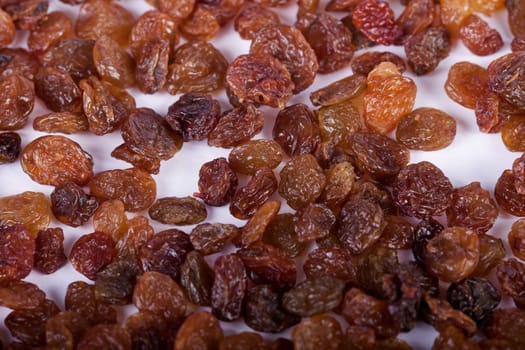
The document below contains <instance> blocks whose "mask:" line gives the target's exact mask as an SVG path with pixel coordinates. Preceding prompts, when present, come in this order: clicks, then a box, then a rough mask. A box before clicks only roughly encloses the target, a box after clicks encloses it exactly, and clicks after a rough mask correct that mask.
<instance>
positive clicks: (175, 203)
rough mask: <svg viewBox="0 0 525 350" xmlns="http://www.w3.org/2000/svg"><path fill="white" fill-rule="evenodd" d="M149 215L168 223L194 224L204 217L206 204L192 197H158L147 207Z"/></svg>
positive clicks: (206, 213) (206, 214)
mask: <svg viewBox="0 0 525 350" xmlns="http://www.w3.org/2000/svg"><path fill="white" fill-rule="evenodd" d="M148 213H149V216H150V217H151V218H152V219H153V220H155V221H158V222H161V223H163V224H170V225H194V224H198V223H200V222H202V221H204V220H205V219H206V217H207V216H208V212H207V210H206V206H205V205H204V204H203V203H201V202H199V201H198V200H196V199H195V198H193V197H180V198H179V197H164V198H159V199H157V200H156V201H155V203H153V204H152V205H151V207H150V208H149V209H148Z"/></svg>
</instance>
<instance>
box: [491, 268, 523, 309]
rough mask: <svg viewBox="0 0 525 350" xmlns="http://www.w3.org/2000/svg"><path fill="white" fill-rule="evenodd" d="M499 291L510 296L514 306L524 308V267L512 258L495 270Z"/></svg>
mask: <svg viewBox="0 0 525 350" xmlns="http://www.w3.org/2000/svg"><path fill="white" fill-rule="evenodd" d="M496 275H497V276H498V281H499V283H500V286H501V291H502V292H503V293H504V294H505V295H508V296H510V297H511V298H512V299H513V300H514V303H515V304H516V306H518V307H519V308H523V306H525V292H524V290H525V288H524V285H525V265H524V264H523V263H521V262H519V261H518V260H516V259H514V258H510V259H508V260H504V261H502V262H501V263H500V264H499V265H498V267H497V268H496Z"/></svg>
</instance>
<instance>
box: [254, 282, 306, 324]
mask: <svg viewBox="0 0 525 350" xmlns="http://www.w3.org/2000/svg"><path fill="white" fill-rule="evenodd" d="M280 304H281V296H280V295H279V293H277V292H275V291H273V289H272V287H271V286H269V285H265V284H263V285H258V286H254V287H252V288H250V289H249V290H248V292H247V293H246V301H245V311H244V321H245V322H246V325H248V327H250V328H252V329H254V330H256V331H259V332H267V333H279V332H282V331H283V330H285V329H287V328H290V327H291V326H293V325H295V324H297V323H299V320H300V318H299V317H297V316H294V315H291V314H289V313H288V312H287V311H286V310H285V309H284V308H283V306H281V305H280Z"/></svg>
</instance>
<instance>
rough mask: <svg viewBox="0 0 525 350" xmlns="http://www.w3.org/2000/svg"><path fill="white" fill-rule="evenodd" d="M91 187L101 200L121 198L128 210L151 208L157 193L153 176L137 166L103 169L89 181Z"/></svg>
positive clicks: (92, 191) (92, 192)
mask: <svg viewBox="0 0 525 350" xmlns="http://www.w3.org/2000/svg"><path fill="white" fill-rule="evenodd" d="M89 189H90V191H91V194H93V195H94V196H96V197H97V198H98V199H99V201H104V200H108V199H119V200H121V201H122V203H124V207H125V208H126V210H127V211H142V210H145V209H147V208H149V206H150V205H151V204H153V202H154V201H155V196H156V193H157V185H156V183H155V180H154V179H153V177H152V176H151V175H150V174H148V173H146V172H145V171H143V170H140V169H137V168H130V169H114V170H106V171H102V172H100V173H98V174H96V175H95V176H94V177H93V179H92V180H91V181H90V182H89Z"/></svg>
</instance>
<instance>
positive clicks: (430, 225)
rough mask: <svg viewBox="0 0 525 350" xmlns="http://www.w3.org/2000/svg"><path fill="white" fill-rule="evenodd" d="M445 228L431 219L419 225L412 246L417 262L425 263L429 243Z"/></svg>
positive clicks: (422, 221) (424, 220) (426, 219)
mask: <svg viewBox="0 0 525 350" xmlns="http://www.w3.org/2000/svg"><path fill="white" fill-rule="evenodd" d="M444 228H445V227H444V226H443V225H441V224H440V223H439V222H438V221H437V220H435V219H432V218H431V217H428V218H425V219H423V220H421V221H420V222H419V223H418V224H417V226H416V228H415V231H414V243H413V244H412V253H413V254H414V258H415V259H416V261H417V262H419V263H424V261H425V254H426V246H427V243H428V241H430V240H431V239H432V238H434V237H435V236H436V235H437V234H439V233H440V232H441V231H443V229H444Z"/></svg>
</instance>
